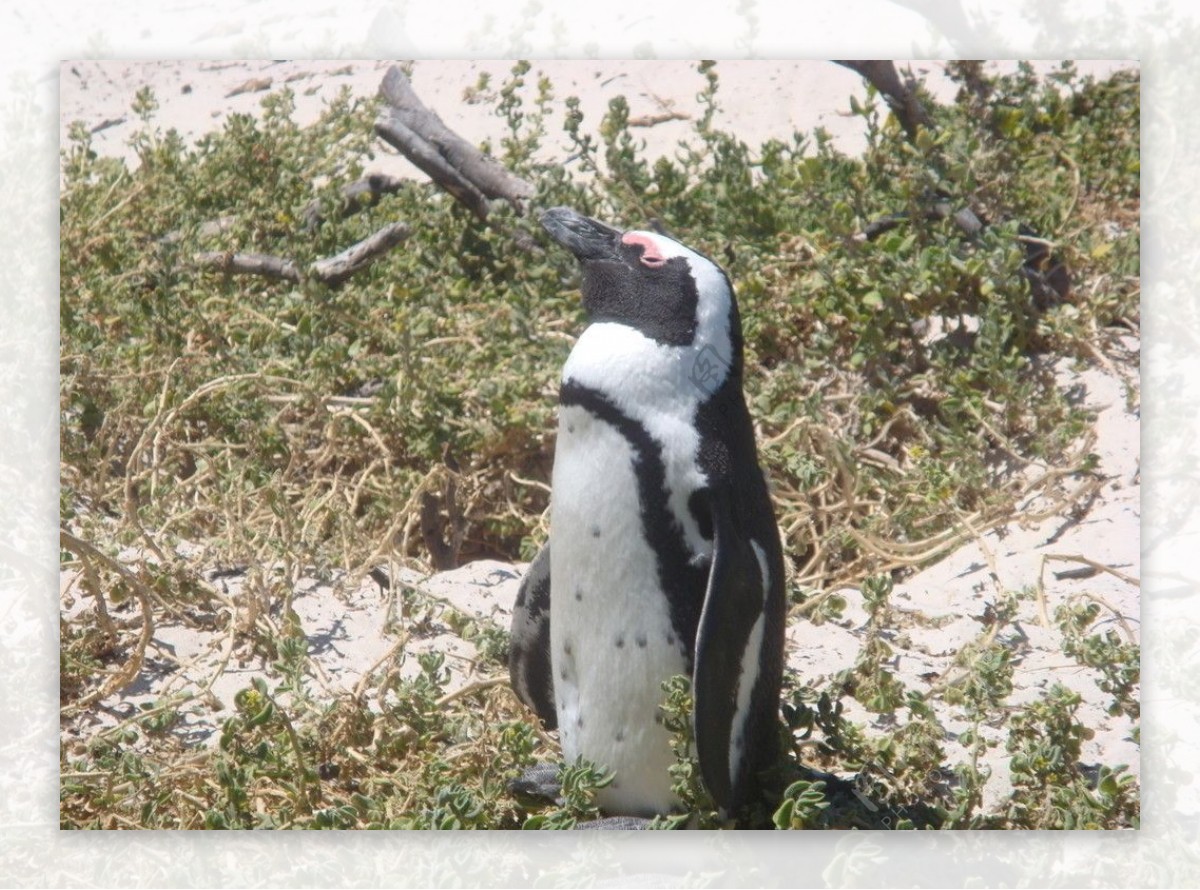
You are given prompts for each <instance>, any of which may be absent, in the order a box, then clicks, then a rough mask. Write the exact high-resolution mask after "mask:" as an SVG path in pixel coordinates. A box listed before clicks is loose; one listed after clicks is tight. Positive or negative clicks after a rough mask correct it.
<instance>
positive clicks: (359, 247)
mask: <svg viewBox="0 0 1200 890" xmlns="http://www.w3.org/2000/svg"><path fill="white" fill-rule="evenodd" d="M411 234H412V229H410V228H409V227H408V225H407V224H405V223H402V222H394V223H388V224H387V225H386V226H384V227H383V228H382V229H380V230H379V231H378V232H375V233H374V234H372V235H368V236H367V237H366V238H364V239H363V240H361V241H359V242H357V243H355V244H352V245H351V246H350V247H347V248H346V249H345V250H343V251H342V252H341V253H338V254H335V255H334V256H331V257H325V258H324V259H320V260H317V261H316V262H315V263H313V264H312V265H311V266H309V267H308V269H306V270H302V269H301V268H300V267H299V266H298V265H296V263H295V262H294V261H292V260H289V259H285V258H283V257H277V256H271V255H270V254H266V253H232V252H229V251H206V252H203V253H198V254H196V256H195V261H196V263H197V265H199V266H201V267H205V268H209V269H213V270H214V271H217V272H224V273H226V274H228V275H260V276H262V277H264V278H271V279H274V280H276V281H291V282H293V283H296V284H299V283H300V282H301V281H302V280H304V279H305V278H313V279H316V280H317V281H320V282H322V283H323V284H327V285H329V286H330V287H336V286H337V285H339V284H342V283H343V282H344V281H346V279H347V278H349V277H350V276H352V275H354V274H355V273H356V272H359V271H361V270H363V269H365V268H366V267H367V266H369V265H370V264H371V263H373V262H375V260H376V259H378V258H379V257H380V256H381V255H382V254H384V253H386V252H387V251H389V250H391V249H392V248H393V247H395V246H396V245H397V244H400V243H401V242H403V241H404V240H405V239H407V238H408V236H409V235H411Z"/></svg>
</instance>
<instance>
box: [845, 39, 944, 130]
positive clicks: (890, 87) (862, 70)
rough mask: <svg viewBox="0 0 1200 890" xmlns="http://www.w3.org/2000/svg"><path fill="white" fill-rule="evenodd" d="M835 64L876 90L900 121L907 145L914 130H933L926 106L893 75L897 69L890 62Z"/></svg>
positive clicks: (883, 60) (896, 73)
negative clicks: (847, 69)
mask: <svg viewBox="0 0 1200 890" xmlns="http://www.w3.org/2000/svg"><path fill="white" fill-rule="evenodd" d="M834 61H835V62H836V63H837V64H838V65H842V66H844V67H846V68H849V69H850V70H851V71H855V72H857V73H858V74H860V75H861V76H862V77H863V78H864V79H865V80H866V81H867V83H869V84H871V85H872V86H873V87H875V89H877V90H879V92H880V94H882V96H883V98H884V101H886V102H887V104H888V108H890V109H891V110H892V113H893V114H894V115H896V119H897V120H898V121H900V126H902V127H904V132H905V133H907V134H908V138H909V141H911V140H913V139H915V138H916V135H917V130H918V129H919V128H920V127H929V126H932V123H933V122H932V120H931V119H930V117H929V113H928V112H927V111H926V110H925V106H924V105H922V104H921V100H920V99H919V98H918V96H917V94H916V91H915V90H913V88H912V85H911V84H906V83H904V82H902V81H901V80H900V74H899V72H897V71H896V65H895V64H894V63H893V62H891V61H890V60H887V59H882V60H878V59H869V60H865V61H861V60H860V61H844V60H842V59H835V60H834Z"/></svg>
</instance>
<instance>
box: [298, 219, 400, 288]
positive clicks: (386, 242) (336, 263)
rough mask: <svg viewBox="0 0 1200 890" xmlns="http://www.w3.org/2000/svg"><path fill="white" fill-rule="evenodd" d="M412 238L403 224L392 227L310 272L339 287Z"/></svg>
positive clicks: (313, 267)
mask: <svg viewBox="0 0 1200 890" xmlns="http://www.w3.org/2000/svg"><path fill="white" fill-rule="evenodd" d="M411 234H412V229H410V228H409V227H408V226H407V225H406V224H404V223H402V222H394V223H389V224H388V225H386V226H384V227H383V228H382V229H380V230H379V231H378V232H376V233H375V234H373V235H370V236H368V237H366V238H364V239H363V240H362V241H359V242H358V243H357V244H352V245H351V246H350V247H348V248H346V249H345V250H343V251H342V252H341V253H339V254H337V255H336V256H331V257H327V258H326V259H323V260H317V261H316V262H315V263H313V264H312V266H310V267H309V269H310V270H311V272H312V274H313V276H315V277H316V278H317V279H319V280H320V281H323V282H324V283H325V284H328V285H330V286H331V287H332V286H336V285H339V284H341V283H342V282H343V281H345V280H346V279H347V278H349V277H350V276H351V275H353V274H354V273H355V272H358V271H359V270H360V269H364V268H366V267H367V266H369V265H370V264H371V263H373V262H374V261H375V260H376V259H377V258H378V257H379V256H380V255H382V254H384V253H386V252H387V251H389V250H391V249H392V248H393V247H395V246H396V245H397V244H400V243H401V242H402V241H405V240H407V238H408V236H409V235H411Z"/></svg>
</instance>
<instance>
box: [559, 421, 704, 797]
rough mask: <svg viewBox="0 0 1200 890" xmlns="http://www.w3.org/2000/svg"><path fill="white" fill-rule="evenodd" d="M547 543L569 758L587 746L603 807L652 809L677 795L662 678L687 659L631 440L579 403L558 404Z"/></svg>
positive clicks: (680, 667) (678, 669) (563, 735)
mask: <svg viewBox="0 0 1200 890" xmlns="http://www.w3.org/2000/svg"><path fill="white" fill-rule="evenodd" d="M553 492H554V494H553V498H552V504H551V518H550V525H551V535H552V541H553V546H552V547H551V550H550V559H551V570H550V576H551V579H552V586H551V609H552V612H553V616H554V617H553V620H552V621H551V622H550V646H551V664H552V666H553V670H554V682H555V698H556V701H557V705H558V725H559V736H560V739H561V742H562V749H563V756H564V758H565V759H566V761H567V762H568V763H571V762H573V761H575V760H576V759H577V758H578V757H581V756H582V757H586V758H587V759H588V760H591V761H593V762H595V763H598V764H601V765H603V766H606V767H607V768H608V769H609V770H610V771H612V772H613V773H614V774H615V776H616V781H615V782H614V784H613V785H610V786H609V787H608V788H605V789H602V790H601V792H600V793H599V794H598V795H597V803H598V804H599V805H600V806H601V807H603V808H604V809H606V810H608V811H610V812H618V813H640V814H653V813H657V812H667V811H668V810H669V809H670V808H671V806H672V805H673V804H674V803H675V796H674V794H673V793H672V792H671V776H670V772H669V767H670V765H671V763H672V762H673V761H674V758H673V755H672V752H671V748H670V739H669V736H668V734H667V732H666V730H665V729H663V727H661V726H660V725H658V723H657V721H656V717H657V714H658V706H659V704H660V703H661V702H662V699H663V691H662V688H661V683H662V681H663V680H665V679H666V678H667V677H670V676H672V675H674V674H682V673H685V672H686V670H687V666H686V662H685V659H684V655H683V652H682V651H681V650H680V648H679V647H678V646H677V645H675V644H673V643H672V644H668V642H667V640H668V639H673V636H672V627H671V619H670V615H669V613H668V604H667V599H666V597H665V596H664V595H663V594H662V592H661V590H659V587H658V575H657V571H656V561H655V555H654V552H653V550H651V548H650V546H649V544H648V543H647V542H646V539H645V535H644V533H643V529H642V526H641V516H640V512H639V504H638V489H637V480H636V478H635V475H634V470H633V454H632V449H631V446H630V445H629V444H628V443H627V442H626V440H625V439H624V437H623V436H622V435H621V434H620V433H619V432H617V431H616V430H615V429H614V428H613V427H611V426H610V425H608V424H606V423H604V422H602V421H599V420H596V419H595V418H593V417H592V416H591V415H590V414H589V413H588V412H587V411H586V410H584V409H583V408H579V407H572V406H567V407H564V408H563V409H562V410H561V412H560V417H559V440H558V448H557V453H556V456H555V461H554V484H553Z"/></svg>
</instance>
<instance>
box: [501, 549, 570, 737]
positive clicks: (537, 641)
mask: <svg viewBox="0 0 1200 890" xmlns="http://www.w3.org/2000/svg"><path fill="white" fill-rule="evenodd" d="M508 674H509V678H510V679H511V681H512V687H513V691H515V692H516V693H517V697H518V698H519V699H521V701H523V702H525V704H527V705H529V707H530V708H532V709H533V711H534V713H536V714H537V715H538V717H539V718H541V721H542V723H543V724H545V726H546V728H547V729H555V728H556V727H557V726H558V713H557V711H556V709H555V706H554V674H553V672H552V670H551V667H550V544H549V543H547V544H546V546H544V547H543V548H542V550H541V552H540V553H538V555H537V556H536V557H535V558H534V560H533V562H532V563H531V564H530V566H529V571H528V572H526V573H525V577H524V578H522V579H521V586H520V588H519V589H518V591H517V602H516V605H514V606H513V620H512V635H511V641H510V644H509V656H508Z"/></svg>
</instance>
